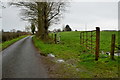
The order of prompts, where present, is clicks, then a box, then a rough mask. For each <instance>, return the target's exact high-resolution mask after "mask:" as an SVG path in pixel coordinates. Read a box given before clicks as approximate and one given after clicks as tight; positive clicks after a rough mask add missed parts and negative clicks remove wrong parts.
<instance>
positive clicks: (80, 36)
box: [80, 33, 82, 44]
mask: <svg viewBox="0 0 120 80" xmlns="http://www.w3.org/2000/svg"><path fill="white" fill-rule="evenodd" d="M81 43H82V42H81V33H80V44H81Z"/></svg>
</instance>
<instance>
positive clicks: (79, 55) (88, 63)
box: [33, 32, 118, 78]
mask: <svg viewBox="0 0 120 80" xmlns="http://www.w3.org/2000/svg"><path fill="white" fill-rule="evenodd" d="M113 33H114V34H116V36H117V38H116V44H117V39H118V32H101V37H100V38H101V39H100V52H101V51H104V52H110V47H111V35H112V34H113ZM79 34H80V32H61V33H60V35H61V43H60V44H54V43H51V42H49V43H44V42H42V41H40V40H39V39H38V38H36V37H35V36H34V37H33V41H34V43H35V46H36V47H37V48H38V49H39V50H40V51H41V54H43V55H47V54H49V53H51V54H54V55H55V56H56V57H57V58H60V59H63V60H65V62H68V64H71V65H73V66H75V67H76V68H77V69H78V71H75V73H76V74H74V75H77V77H80V78H94V77H102V78H113V77H118V57H117V56H115V59H116V60H115V61H112V60H110V56H109V55H106V54H101V53H100V57H99V60H98V61H95V60H94V56H95V55H94V53H91V54H89V53H87V51H86V52H83V49H84V47H82V46H81V45H80V38H79ZM117 45H118V44H117ZM69 77H70V76H69Z"/></svg>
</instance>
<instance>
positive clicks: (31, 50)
mask: <svg viewBox="0 0 120 80" xmlns="http://www.w3.org/2000/svg"><path fill="white" fill-rule="evenodd" d="M0 54H1V53H0ZM2 78H48V75H47V71H46V70H45V68H44V65H43V64H42V61H41V58H40V54H39V53H38V52H37V51H36V49H35V47H34V45H33V43H32V36H28V37H26V38H23V39H21V40H19V41H17V42H16V43H14V44H13V45H11V46H10V47H8V48H7V49H5V50H3V51H2Z"/></svg>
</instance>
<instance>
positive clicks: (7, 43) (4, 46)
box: [0, 35, 27, 51]
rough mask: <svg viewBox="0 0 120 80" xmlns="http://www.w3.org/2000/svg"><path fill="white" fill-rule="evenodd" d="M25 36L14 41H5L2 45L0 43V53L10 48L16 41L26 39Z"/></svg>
mask: <svg viewBox="0 0 120 80" xmlns="http://www.w3.org/2000/svg"><path fill="white" fill-rule="evenodd" d="M26 36H27V35H24V36H20V37H18V38H15V39H12V40H9V41H5V42H3V43H0V51H1V50H3V49H5V48H7V47H8V46H10V45H11V44H13V43H15V42H16V41H18V40H20V39H22V38H24V37H26Z"/></svg>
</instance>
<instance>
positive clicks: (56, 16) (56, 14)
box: [10, 0, 66, 41]
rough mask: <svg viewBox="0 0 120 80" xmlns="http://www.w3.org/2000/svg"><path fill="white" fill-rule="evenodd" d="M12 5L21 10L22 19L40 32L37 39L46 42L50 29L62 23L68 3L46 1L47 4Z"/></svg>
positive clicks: (18, 3) (19, 3) (21, 3)
mask: <svg viewBox="0 0 120 80" xmlns="http://www.w3.org/2000/svg"><path fill="white" fill-rule="evenodd" d="M10 5H14V6H17V7H19V8H21V15H22V17H21V19H22V20H26V21H29V22H30V23H34V26H36V28H37V30H38V31H37V37H39V38H40V39H42V40H44V41H46V40H48V38H49V36H48V28H49V27H50V26H51V25H52V24H57V23H58V22H59V21H60V19H61V18H62V14H63V13H64V12H65V7H66V2H64V1H62V0H60V1H57V2H49V1H48V0H45V2H34V1H31V2H17V3H10ZM32 26H33V25H32ZM31 28H32V27H31ZM33 34H34V32H33Z"/></svg>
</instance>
